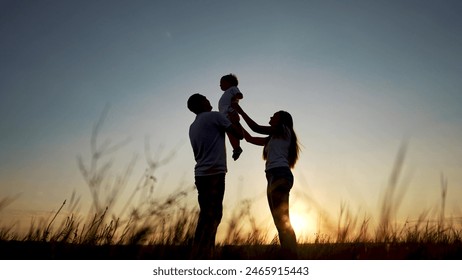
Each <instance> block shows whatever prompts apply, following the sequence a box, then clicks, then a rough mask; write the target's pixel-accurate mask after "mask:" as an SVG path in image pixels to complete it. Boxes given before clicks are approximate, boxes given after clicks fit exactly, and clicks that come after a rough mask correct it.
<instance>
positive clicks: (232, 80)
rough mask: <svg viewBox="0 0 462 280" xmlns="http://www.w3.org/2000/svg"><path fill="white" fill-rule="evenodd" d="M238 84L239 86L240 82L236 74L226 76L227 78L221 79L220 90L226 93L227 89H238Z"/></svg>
mask: <svg viewBox="0 0 462 280" xmlns="http://www.w3.org/2000/svg"><path fill="white" fill-rule="evenodd" d="M238 84H239V81H238V80H237V77H236V75H234V74H228V75H225V76H223V77H221V79H220V88H221V90H223V91H225V90H227V89H229V88H230V87H233V86H234V87H237V85H238Z"/></svg>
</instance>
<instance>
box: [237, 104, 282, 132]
mask: <svg viewBox="0 0 462 280" xmlns="http://www.w3.org/2000/svg"><path fill="white" fill-rule="evenodd" d="M232 106H233V108H234V109H235V110H236V111H237V112H238V113H239V114H240V115H241V116H242V118H243V119H244V121H245V122H246V123H247V125H248V126H249V127H250V129H252V130H253V131H254V132H256V133H260V134H266V135H270V134H272V132H273V131H272V128H271V126H263V125H259V124H257V123H256V122H255V121H254V120H252V119H251V118H250V117H249V115H247V113H246V112H244V110H243V109H242V108H241V106H239V104H237V103H234V104H233V105H232Z"/></svg>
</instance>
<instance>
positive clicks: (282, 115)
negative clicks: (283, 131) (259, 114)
mask: <svg viewBox="0 0 462 280" xmlns="http://www.w3.org/2000/svg"><path fill="white" fill-rule="evenodd" d="M269 124H270V125H271V126H272V127H274V128H279V127H283V126H286V127H287V128H289V129H293V127H294V121H293V119H292V116H291V115H290V114H289V113H288V112H286V111H282V110H281V111H278V112H276V113H274V115H273V116H272V117H271V118H270V121H269Z"/></svg>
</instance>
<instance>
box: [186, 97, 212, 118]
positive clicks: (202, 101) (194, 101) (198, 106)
mask: <svg viewBox="0 0 462 280" xmlns="http://www.w3.org/2000/svg"><path fill="white" fill-rule="evenodd" d="M188 109H189V110H190V111H191V112H193V113H194V114H196V115H197V114H199V113H202V112H210V111H212V105H210V101H209V100H208V99H207V97H205V96H203V95H202V94H199V93H195V94H193V95H191V96H190V97H189V99H188Z"/></svg>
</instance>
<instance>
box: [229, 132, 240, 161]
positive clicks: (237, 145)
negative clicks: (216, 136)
mask: <svg viewBox="0 0 462 280" xmlns="http://www.w3.org/2000/svg"><path fill="white" fill-rule="evenodd" d="M227 134H228V139H229V142H230V143H231V146H232V147H233V159H234V160H237V159H238V158H239V156H240V155H241V153H242V148H241V145H240V140H239V139H237V138H236V137H234V135H232V134H231V133H227Z"/></svg>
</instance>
